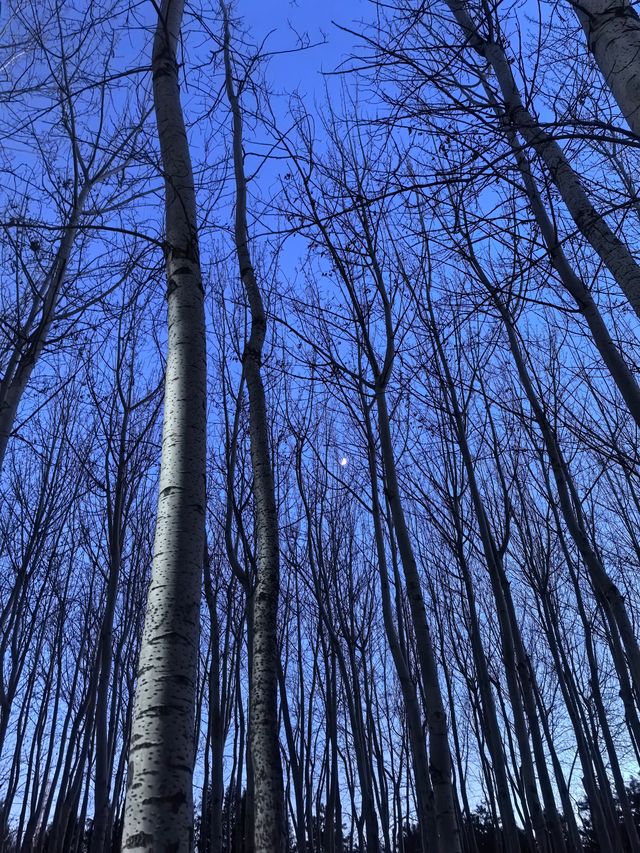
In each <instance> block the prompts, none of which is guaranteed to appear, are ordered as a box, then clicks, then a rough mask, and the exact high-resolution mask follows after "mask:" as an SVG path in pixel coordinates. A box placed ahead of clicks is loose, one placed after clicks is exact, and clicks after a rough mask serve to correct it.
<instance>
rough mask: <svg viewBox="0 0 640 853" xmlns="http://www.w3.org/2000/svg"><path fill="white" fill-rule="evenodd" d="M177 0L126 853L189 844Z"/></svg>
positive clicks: (171, 32)
mask: <svg viewBox="0 0 640 853" xmlns="http://www.w3.org/2000/svg"><path fill="white" fill-rule="evenodd" d="M182 13H183V2H182V0H164V2H163V3H162V5H161V7H160V11H159V17H158V23H157V27H156V33H155V38H154V43H153V57H152V75H153V97H154V107H155V114H156V121H157V126H158V137H159V140H160V150H161V157H162V168H163V172H164V176H165V196H166V199H165V201H166V238H165V239H166V268H167V285H168V286H167V302H168V316H169V320H168V353H167V365H166V377H165V402H164V406H165V408H164V423H163V435H162V458H161V468H160V495H159V499H158V515H157V520H156V536H155V544H154V557H153V567H152V580H151V587H150V589H149V596H148V602H147V611H146V616H145V626H144V633H143V639H142V646H141V650H140V660H139V664H138V683H137V688H136V698H135V710H134V714H133V722H132V732H131V743H130V747H129V766H128V780H127V795H126V807H125V818H124V833H123V842H122V846H123V850H126V851H140V853H142V851H146V853H151V851H157V850H162V849H172V850H175V851H176V853H188V851H190V849H191V846H192V842H193V793H192V775H193V762H194V713H195V696H196V676H197V658H198V638H199V610H200V593H201V580H202V555H203V553H204V509H205V450H206V410H205V396H206V359H205V323H204V302H203V289H202V279H201V272H200V261H199V253H198V236H197V219H196V200H195V188H194V182H193V172H192V168H191V158H190V154H189V146H188V141H187V136H186V130H185V125H184V119H183V115H182V109H181V104H180V92H179V84H178V62H177V47H178V39H179V35H180V26H181V21H182Z"/></svg>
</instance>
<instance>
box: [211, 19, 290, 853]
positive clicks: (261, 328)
mask: <svg viewBox="0 0 640 853" xmlns="http://www.w3.org/2000/svg"><path fill="white" fill-rule="evenodd" d="M221 8H222V13H223V17H224V67H225V88H226V93H227V98H228V101H229V106H230V107H231V114H232V121H233V142H232V145H233V168H234V177H235V188H236V199H235V201H236V213H235V229H234V238H235V246H236V253H237V257H238V265H239V268H240V279H241V281H242V284H243V285H244V289H245V293H246V297H247V301H248V303H249V311H250V314H251V332H250V334H249V338H248V340H247V342H246V344H245V347H244V353H243V356H242V368H243V375H244V378H245V380H246V383H247V392H248V395H249V438H250V451H251V465H252V469H253V493H254V505H255V527H256V585H255V590H254V594H253V649H252V662H251V690H250V696H249V746H250V750H251V759H252V763H253V773H254V797H255V800H254V820H253V835H254V848H255V851H256V853H280V851H282V853H284V850H285V848H286V835H287V833H286V826H285V807H284V788H283V781H282V766H281V761H280V738H279V729H278V709H277V700H278V655H279V652H278V643H277V618H278V595H279V585H280V553H279V551H280V548H279V541H278V539H279V536H278V511H277V507H276V496H275V485H274V479H273V470H272V467H271V453H270V448H269V418H268V413H267V402H266V397H265V389H264V382H263V379H262V370H261V366H262V350H263V347H264V341H265V335H266V330H267V318H266V313H265V309H264V304H263V301H262V294H261V292H260V287H259V285H258V282H257V279H256V275H255V271H254V268H253V263H252V260H251V255H250V252H249V243H248V240H249V235H248V228H247V182H246V177H245V174H244V154H243V144H242V110H241V106H240V94H241V90H236V87H235V84H234V80H233V70H232V63H231V46H230V34H229V17H228V11H227V8H226V6H225V5H224V4H221Z"/></svg>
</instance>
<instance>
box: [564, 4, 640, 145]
mask: <svg viewBox="0 0 640 853" xmlns="http://www.w3.org/2000/svg"><path fill="white" fill-rule="evenodd" d="M571 5H572V6H573V8H574V11H575V13H576V15H577V17H578V20H579V21H580V24H581V25H582V29H583V30H584V32H585V35H586V37H587V45H588V47H589V50H590V51H591V52H592V53H593V56H594V58H595V60H596V62H597V63H598V67H599V68H600V71H602V75H603V77H604V79H605V80H606V81H607V85H608V86H609V88H610V89H611V92H612V94H613V97H614V98H615V99H616V101H617V103H618V106H619V107H620V110H621V112H622V114H623V115H624V117H625V118H626V120H627V123H628V125H629V127H630V128H631V130H632V131H633V132H634V133H635V134H636V135H637V136H640V18H639V17H638V13H637V12H636V10H635V9H634V7H633V5H632V4H631V3H630V2H629V0H579V2H572V3H571Z"/></svg>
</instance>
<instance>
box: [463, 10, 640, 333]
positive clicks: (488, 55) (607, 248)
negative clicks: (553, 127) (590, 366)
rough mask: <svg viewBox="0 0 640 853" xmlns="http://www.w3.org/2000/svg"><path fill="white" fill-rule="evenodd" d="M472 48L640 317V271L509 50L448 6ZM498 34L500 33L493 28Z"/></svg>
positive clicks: (510, 117)
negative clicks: (521, 81)
mask: <svg viewBox="0 0 640 853" xmlns="http://www.w3.org/2000/svg"><path fill="white" fill-rule="evenodd" d="M447 5H448V6H449V8H450V10H451V12H452V14H453V15H454V17H455V19H456V21H457V23H458V25H459V26H460V28H461V30H462V32H463V33H464V36H465V38H466V39H467V40H468V43H469V45H470V46H471V47H472V48H473V49H474V50H475V51H476V52H477V53H478V54H479V55H480V56H481V57H482V58H483V59H484V60H485V61H486V62H488V63H489V65H490V66H491V69H492V71H493V73H494V74H495V77H496V80H497V82H498V86H499V88H500V91H501V94H502V99H503V101H504V106H505V109H506V112H507V118H508V121H509V122H510V123H511V125H512V127H513V128H514V130H516V131H517V132H518V133H519V134H520V136H521V137H522V139H524V141H525V142H526V143H527V145H529V146H531V148H532V149H533V150H534V151H535V152H536V154H537V155H538V156H539V157H540V159H541V160H542V162H543V163H544V164H545V166H546V168H547V169H548V171H549V174H550V175H551V178H552V180H553V182H554V183H555V185H556V187H557V188H558V191H559V192H560V195H561V196H562V199H563V201H564V203H565V205H566V206H567V210H568V211H569V213H570V214H571V217H572V218H573V221H574V222H575V224H576V226H577V228H578V230H579V231H580V232H581V234H582V235H583V237H584V238H585V239H586V240H587V241H588V242H589V243H590V244H591V246H592V247H593V249H594V250H595V252H596V253H597V254H598V256H599V257H600V259H601V260H602V262H603V264H604V265H605V266H606V267H607V269H608V270H609V272H610V273H611V275H612V276H613V278H614V279H615V281H616V282H617V283H618V285H619V287H620V289H621V290H622V292H623V293H624V294H625V296H626V297H627V300H628V301H629V304H630V305H631V306H632V308H633V310H634V311H635V312H636V314H637V315H638V316H639V317H640V266H638V264H637V263H636V260H635V259H634V257H633V255H632V254H631V252H630V251H629V249H628V248H627V246H626V244H625V243H624V242H623V241H622V240H621V239H620V238H619V237H618V236H617V235H616V234H615V232H614V231H613V230H612V229H611V228H610V226H609V225H608V223H607V222H606V220H605V218H604V216H603V215H602V214H601V213H600V212H599V211H598V210H596V208H595V207H594V206H593V204H592V203H591V201H590V200H589V197H588V196H587V193H586V191H585V189H584V187H583V185H582V181H581V180H580V177H579V175H578V174H577V173H576V172H575V171H574V169H573V168H572V166H571V164H570V163H569V161H568V159H567V157H566V156H565V154H564V152H563V150H562V148H561V147H560V146H559V145H558V143H557V142H556V141H555V140H554V139H553V137H552V136H551V135H550V134H549V133H547V132H546V131H545V130H544V129H543V128H542V127H540V124H539V123H538V121H537V120H536V118H535V117H534V115H532V113H531V112H530V111H529V110H528V109H527V108H526V107H525V105H524V103H523V101H522V96H521V94H520V91H519V89H518V86H517V84H516V80H515V78H514V75H513V71H512V70H511V64H510V63H509V59H508V57H507V55H506V53H505V50H504V47H503V46H502V45H501V44H500V43H499V42H498V41H496V40H491V39H490V38H484V37H483V36H482V35H481V34H480V32H479V29H478V27H477V26H476V24H475V23H474V21H473V19H472V17H471V15H470V14H469V12H468V10H467V5H466V3H465V2H464V0H447ZM492 31H494V32H495V28H492Z"/></svg>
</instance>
